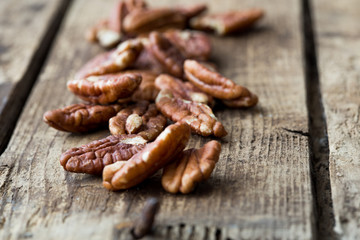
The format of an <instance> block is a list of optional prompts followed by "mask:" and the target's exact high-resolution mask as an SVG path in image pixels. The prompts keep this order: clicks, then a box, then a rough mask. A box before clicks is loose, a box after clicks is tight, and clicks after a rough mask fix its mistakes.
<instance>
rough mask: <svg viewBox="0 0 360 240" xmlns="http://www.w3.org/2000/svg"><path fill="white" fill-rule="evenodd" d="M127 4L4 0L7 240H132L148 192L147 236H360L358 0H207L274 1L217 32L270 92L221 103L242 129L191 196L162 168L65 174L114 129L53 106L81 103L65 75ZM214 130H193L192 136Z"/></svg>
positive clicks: (226, 57)
mask: <svg viewBox="0 0 360 240" xmlns="http://www.w3.org/2000/svg"><path fill="white" fill-rule="evenodd" d="M149 2H150V5H151V6H170V5H175V4H180V3H179V2H176V1H170V0H161V1H160V0H158V1H150V0H149ZM114 3H115V1H113V0H109V1H99V0H52V1H47V0H33V1H25V0H17V1H16V4H14V1H12V0H2V1H0V150H1V156H0V191H1V192H0V194H1V199H0V239H129V238H130V235H129V232H128V231H127V230H126V229H121V228H118V227H117V226H118V224H121V223H123V222H125V221H129V220H131V219H134V218H136V217H137V216H138V214H139V211H140V210H141V208H142V206H143V204H144V200H145V199H146V198H147V197H149V196H156V197H158V198H159V199H160V200H161V209H160V212H159V214H158V216H157V221H156V226H155V229H154V231H153V234H152V235H150V236H148V237H146V239H337V238H341V239H360V196H359V193H360V156H359V155H360V154H359V153H360V151H359V149H360V141H359V139H360V138H359V137H360V132H359V106H360V90H359V89H360V43H359V41H358V39H359V37H360V35H359V34H360V25H359V22H360V15H359V12H360V4H359V3H358V1H357V0H345V1H326V0H302V1H301V0H289V1H283V0H273V1H265V0H244V1H238V0H228V1H221V0H211V1H207V3H208V4H209V7H210V10H211V11H213V12H216V11H225V10H230V9H241V8H247V7H260V8H263V9H264V10H265V12H266V16H265V18H264V19H263V20H262V21H261V22H260V24H258V25H257V27H256V28H255V29H254V30H253V31H250V32H247V33H243V34H239V35H237V36H231V37H225V38H219V37H212V42H213V46H214V51H213V55H212V59H213V61H215V62H216V63H217V64H218V65H219V69H220V71H221V72H222V73H223V74H224V75H225V76H228V77H230V78H232V79H234V80H235V81H236V82H237V83H239V84H241V85H245V86H247V87H248V88H249V89H251V90H252V91H253V92H255V93H256V94H257V95H258V96H259V98H260V103H259V105H258V106H257V107H255V108H253V109H250V110H230V109H219V108H218V109H217V110H216V112H215V113H216V115H217V116H218V118H219V120H220V121H221V122H223V123H224V125H225V126H226V127H227V130H228V132H229V135H228V136H227V137H225V138H224V139H222V146H223V151H222V154H221V158H220V160H219V163H218V164H217V167H216V169H215V171H214V173H213V175H212V177H211V178H210V179H209V181H207V182H205V183H202V184H200V185H199V186H198V188H197V189H196V191H195V192H194V193H192V194H189V195H185V196H184V195H172V194H168V193H166V192H165V191H164V190H163V189H162V187H161V184H160V179H159V176H157V175H156V176H154V177H152V178H151V179H149V180H148V181H146V182H144V183H142V184H141V185H139V186H138V187H135V188H133V189H130V190H126V191H122V192H109V191H107V190H106V189H104V188H103V187H102V184H101V182H102V180H101V178H100V177H94V176H88V175H82V174H73V173H68V172H65V171H64V170H63V168H62V167H61V166H60V164H59V156H60V154H61V153H62V152H63V151H65V150H66V149H68V148H70V147H73V146H79V145H82V144H85V143H87V142H89V141H91V140H95V139H99V138H101V137H103V136H106V135H107V134H109V133H108V131H105V130H104V131H102V132H97V133H93V134H87V135H76V134H68V133H63V132H59V131H56V130H54V129H52V128H49V127H48V126H47V125H46V124H44V123H43V122H42V115H43V113H44V112H45V111H47V110H49V109H54V108H59V107H63V106H66V105H69V104H71V103H76V102H79V100H78V99H77V98H76V97H74V96H73V95H72V94H71V93H69V92H68V91H67V90H66V81H67V80H68V79H70V78H71V77H72V76H73V75H74V73H75V72H76V71H77V70H78V69H79V68H80V67H81V66H82V65H83V64H84V63H85V62H86V61H87V60H89V59H90V58H91V57H93V56H94V55H96V54H97V53H100V52H101V51H103V50H102V49H100V48H99V47H98V46H95V45H91V44H89V43H87V42H86V41H85V40H84V32H85V30H86V29H87V28H88V27H89V26H91V25H92V24H94V23H95V22H97V21H98V20H99V19H100V18H101V17H104V16H106V15H107V14H108V13H109V11H110V9H111V7H112V6H113V5H114ZM193 3H194V1H193V0H184V1H181V4H183V5H190V4H193ZM208 140H209V139H208V138H202V137H198V136H193V137H192V139H191V142H190V143H189V147H194V146H195V147H199V146H201V145H202V144H204V143H205V142H207V141H208Z"/></svg>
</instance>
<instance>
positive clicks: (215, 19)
mask: <svg viewBox="0 0 360 240" xmlns="http://www.w3.org/2000/svg"><path fill="white" fill-rule="evenodd" d="M263 15H264V12H263V10H261V9H250V10H243V11H229V12H225V13H216V14H210V15H205V16H202V17H198V18H194V19H192V20H191V22H190V25H191V27H192V28H194V29H197V30H212V31H215V32H216V33H217V34H218V35H226V34H231V33H235V32H239V31H242V30H244V29H247V28H249V27H251V26H252V25H254V23H255V22H257V21H258V20H259V19H260V18H262V16H263Z"/></svg>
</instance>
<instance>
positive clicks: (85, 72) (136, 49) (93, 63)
mask: <svg viewBox="0 0 360 240" xmlns="http://www.w3.org/2000/svg"><path fill="white" fill-rule="evenodd" d="M142 49H143V45H142V42H141V41H140V40H139V39H130V40H127V41H125V42H123V43H121V44H120V45H119V46H118V47H117V48H116V49H115V50H113V51H110V52H107V53H103V54H100V55H98V56H96V57H95V58H93V59H92V60H90V61H89V62H88V63H86V64H85V65H84V66H83V67H82V68H81V69H80V70H79V71H78V72H77V73H76V75H75V78H76V79H79V78H84V77H89V76H95V75H96V76H97V75H104V74H108V73H117V72H120V71H122V70H124V69H125V68H127V67H129V66H131V65H132V64H133V63H134V62H135V60H136V58H137V57H138V56H139V54H140V52H141V50H142Z"/></svg>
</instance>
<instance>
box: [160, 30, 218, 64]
mask: <svg viewBox="0 0 360 240" xmlns="http://www.w3.org/2000/svg"><path fill="white" fill-rule="evenodd" d="M164 35H165V37H166V38H168V39H169V40H170V42H171V43H172V44H174V45H175V46H176V47H177V48H178V49H179V50H180V51H181V53H182V54H183V55H184V56H185V57H186V58H188V59H196V60H202V61H206V60H208V59H209V57H210V54H211V42H210V38H209V37H208V36H207V35H206V34H204V33H201V32H197V31H190V30H184V31H180V30H170V31H166V32H165V33H164Z"/></svg>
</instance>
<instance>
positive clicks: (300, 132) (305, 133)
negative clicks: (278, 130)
mask: <svg viewBox="0 0 360 240" xmlns="http://www.w3.org/2000/svg"><path fill="white" fill-rule="evenodd" d="M282 129H284V130H285V131H287V132H290V133H295V134H299V135H301V136H305V137H308V136H309V133H308V132H303V131H301V130H292V129H288V128H282Z"/></svg>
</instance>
